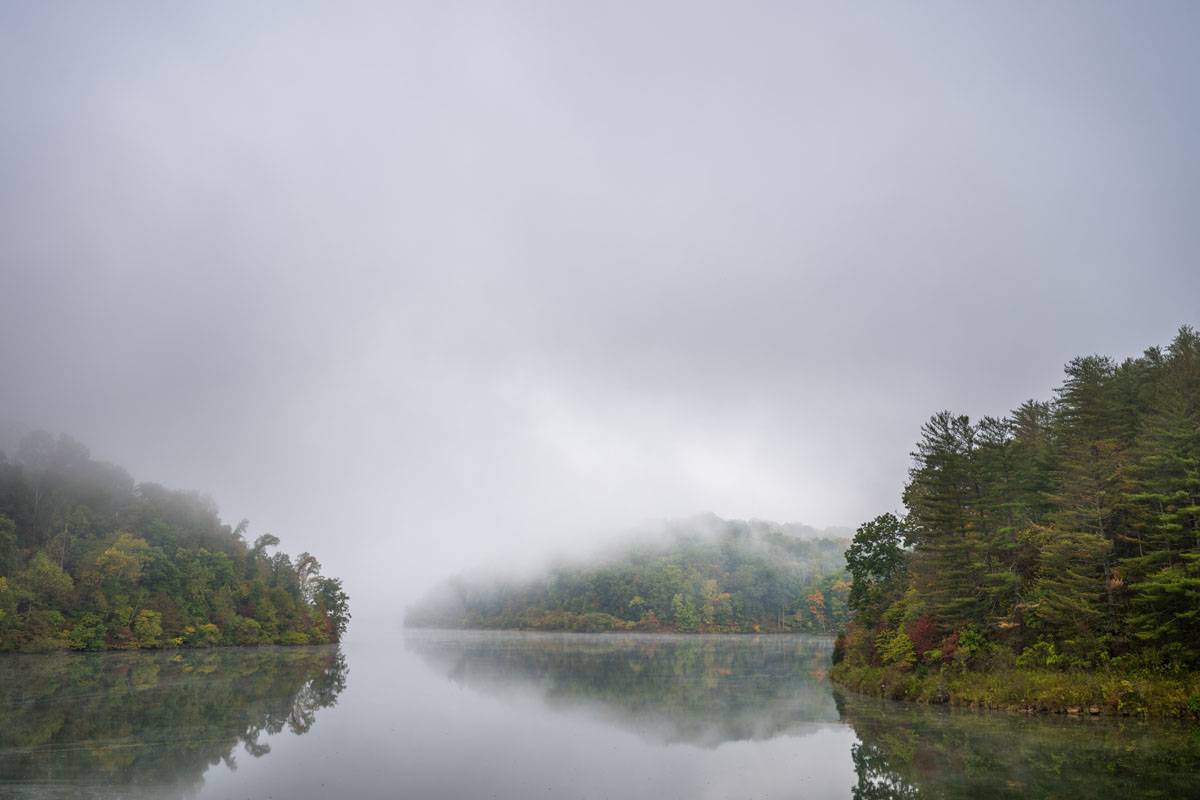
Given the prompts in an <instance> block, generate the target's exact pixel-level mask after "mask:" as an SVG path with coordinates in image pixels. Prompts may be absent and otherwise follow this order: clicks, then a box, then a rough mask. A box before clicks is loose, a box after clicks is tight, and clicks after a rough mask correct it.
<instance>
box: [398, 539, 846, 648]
mask: <svg viewBox="0 0 1200 800" xmlns="http://www.w3.org/2000/svg"><path fill="white" fill-rule="evenodd" d="M797 533H803V534H807V535H806V536H805V538H801V536H797V535H795V534H797ZM815 533H816V531H814V530H813V529H811V528H804V527H803V526H781V525H773V524H770V523H763V522H758V521H754V522H741V521H725V520H720V519H717V518H716V517H711V516H709V517H700V518H697V519H694V520H689V521H687V522H685V523H676V524H674V525H671V526H668V529H667V530H666V531H665V532H663V533H662V534H661V535H660V536H656V537H651V539H650V540H645V541H641V542H638V543H635V544H631V545H628V546H626V547H624V548H621V549H619V550H618V551H617V552H615V553H613V554H611V555H609V556H608V557H606V558H601V559H597V560H596V561H594V562H591V563H573V564H561V565H558V566H555V567H552V568H551V569H549V570H548V571H547V572H546V574H544V575H542V576H540V577H538V578H535V579H531V580H519V581H480V580H469V579H457V580H453V581H450V582H448V583H447V584H446V585H445V586H443V587H442V588H441V589H440V590H438V591H436V592H435V593H434V594H433V595H431V596H430V597H429V598H427V599H426V600H425V601H424V602H423V603H421V604H419V605H417V606H415V607H414V608H411V609H409V612H408V616H407V618H406V624H408V625H412V626H422V627H435V626H436V627H467V628H528V629H544V630H579V631H605V630H641V631H681V632H693V631H790V630H794V631H814V632H831V631H834V630H836V629H837V628H838V627H839V626H840V625H842V624H843V623H844V622H845V620H846V618H847V608H846V597H847V594H848V592H849V589H850V584H849V582H848V580H847V579H846V573H845V563H844V560H843V557H842V551H843V550H844V549H845V547H846V540H845V539H832V538H809V537H810V536H811V535H812V534H815Z"/></svg>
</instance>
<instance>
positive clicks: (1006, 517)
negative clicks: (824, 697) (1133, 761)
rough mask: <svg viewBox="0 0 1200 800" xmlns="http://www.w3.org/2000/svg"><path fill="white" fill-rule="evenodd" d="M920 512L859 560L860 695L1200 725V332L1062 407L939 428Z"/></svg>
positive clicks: (909, 491)
mask: <svg viewBox="0 0 1200 800" xmlns="http://www.w3.org/2000/svg"><path fill="white" fill-rule="evenodd" d="M913 459H914V463H913V466H912V469H911V471H910V475H909V481H908V484H907V486H906V487H905V489H904V494H903V498H904V505H905V508H906V510H907V513H906V515H904V516H903V517H899V516H894V515H891V514H884V515H882V516H880V517H877V518H876V519H874V520H872V521H871V522H868V523H866V524H865V525H863V526H862V527H861V528H859V529H858V532H857V533H856V534H855V536H854V540H853V542H852V544H851V546H850V549H849V550H848V551H847V554H846V557H847V564H848V568H849V571H850V573H851V575H852V587H851V590H850V594H849V598H848V602H849V606H850V608H851V609H852V612H853V620H852V622H851V623H850V625H849V626H848V627H847V629H846V631H845V633H844V635H843V636H842V637H841V638H840V639H839V641H838V645H837V647H836V649H835V660H836V661H837V662H838V663H837V664H836V665H835V667H834V669H833V672H832V675H833V677H834V679H835V680H836V681H839V682H841V683H842V684H844V685H847V686H850V687H852V688H857V689H860V690H865V691H870V692H874V693H883V694H887V695H890V696H892V697H896V698H910V699H917V700H923V701H927V702H951V703H959V704H971V705H977V706H984V707H997V708H1011V709H1024V710H1053V711H1066V712H1069V713H1082V714H1088V713H1092V714H1099V713H1153V714H1169V715H1177V716H1200V336H1198V335H1197V334H1196V332H1195V331H1194V330H1192V329H1191V328H1187V327H1185V328H1183V329H1181V330H1180V331H1179V333H1178V335H1177V336H1176V337H1175V339H1174V340H1173V341H1172V342H1171V343H1170V345H1168V346H1167V347H1166V348H1158V347H1154V348H1151V349H1149V350H1147V351H1146V352H1145V353H1144V354H1143V355H1142V356H1141V357H1139V358H1131V359H1128V360H1125V361H1123V362H1121V363H1117V362H1115V361H1113V360H1112V359H1109V358H1105V357H1100V356H1088V357H1083V358H1077V359H1075V360H1073V361H1071V362H1070V363H1069V364H1068V365H1067V367H1066V377H1065V380H1064V381H1063V383H1062V385H1061V386H1060V387H1059V388H1058V389H1056V390H1055V392H1054V397H1053V399H1052V400H1051V401H1049V402H1039V401H1029V402H1026V403H1024V404H1022V405H1021V406H1020V407H1019V408H1017V409H1016V410H1015V411H1013V412H1012V413H1011V414H1010V415H1009V416H1007V417H1004V418H1001V419H996V418H992V417H984V418H982V419H980V420H978V421H976V422H972V421H971V420H970V419H968V418H967V417H965V416H959V415H956V414H952V413H950V412H941V413H938V414H935V415H934V416H933V417H932V418H930V420H929V421H928V422H927V423H926V424H925V426H924V427H923V429H922V432H921V439H920V441H919V442H918V443H917V447H916V451H915V452H914V454H913Z"/></svg>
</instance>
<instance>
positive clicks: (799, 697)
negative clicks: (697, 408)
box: [405, 631, 838, 747]
mask: <svg viewBox="0 0 1200 800" xmlns="http://www.w3.org/2000/svg"><path fill="white" fill-rule="evenodd" d="M405 642H406V646H407V647H408V648H409V649H411V650H413V651H415V652H416V653H418V654H419V655H420V656H421V657H422V658H423V659H424V660H425V661H426V663H428V664H429V665H430V666H431V667H432V668H434V669H436V670H437V671H439V672H442V673H444V674H445V675H446V676H447V677H448V678H449V679H451V680H454V681H456V682H459V683H462V684H464V685H466V686H469V687H471V688H473V689H477V690H480V691H484V692H488V693H502V692H508V691H516V690H521V689H530V688H532V689H534V690H535V691H537V692H538V693H540V694H541V695H542V697H543V699H544V700H545V702H546V703H547V704H548V705H550V706H551V707H556V708H560V709H564V710H567V709H581V710H587V711H588V712H589V713H592V714H595V715H597V716H599V717H601V718H603V719H605V720H607V721H609V722H612V723H613V724H616V725H619V726H621V727H623V728H626V729H628V730H633V731H635V732H637V733H639V734H640V735H643V736H646V737H648V738H651V739H654V740H657V741H665V742H688V743H691V744H697V745H702V746H707V747H712V746H716V745H718V744H721V743H722V742H727V741H739V740H761V739H769V738H772V737H774V736H779V735H781V734H784V733H788V732H795V731H798V730H801V729H803V728H804V727H806V726H812V725H813V724H827V723H836V722H837V720H838V712H837V707H836V706H835V704H834V702H833V697H832V695H831V694H830V691H829V687H828V685H827V683H826V681H825V669H826V667H827V665H828V663H829V655H830V649H831V646H832V645H831V643H830V641H829V640H828V639H822V638H815V637H804V636H781V635H773V636H757V637H752V636H736V637H730V636H663V635H641V636H638V635H633V636H629V635H616V634H597V635H585V634H522V633H487V632H477V633H464V632H461V631H457V632H454V633H453V634H440V633H438V632H431V631H412V632H410V633H409V635H408V636H407V637H406V639H405Z"/></svg>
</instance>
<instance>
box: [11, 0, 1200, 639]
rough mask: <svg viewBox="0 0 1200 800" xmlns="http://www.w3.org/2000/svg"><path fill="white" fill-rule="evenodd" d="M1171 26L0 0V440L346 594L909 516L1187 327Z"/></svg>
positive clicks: (729, 12)
mask: <svg viewBox="0 0 1200 800" xmlns="http://www.w3.org/2000/svg"><path fill="white" fill-rule="evenodd" d="M1197 40H1200V5H1197V4H1194V3H1165V2H1150V3H1136V4H1135V3H1100V2H1074V3H1073V2H1048V3H1015V4H1014V3H991V4H987V3H957V2H952V3H937V2H922V3H914V4H906V3H901V2H887V3H860V4H842V3H824V4H817V3H793V2H789V3H763V2H752V3H707V2H648V3H595V2H497V3H482V2H481V3H413V4H407V3H401V2H386V3H357V2H347V3H337V4H323V3H303V2H289V3H254V4H247V3H240V2H228V3H225V2H209V3H202V4H187V5H183V4H161V3H150V2H148V3H119V2H115V3H105V4H97V3H88V2H81V3H69V2H57V3H35V2H29V3H24V2H16V3H6V4H4V5H3V7H2V8H0V432H2V431H8V432H9V434H10V435H11V434H13V433H14V432H19V431H22V430H28V429H35V428H44V429H46V430H50V431H52V432H66V433H69V434H71V435H73V436H75V437H76V438H78V439H80V440H82V441H83V442H85V443H86V444H88V445H89V446H90V447H91V449H92V451H93V454H94V455H95V456H96V457H98V458H102V459H105V460H111V461H114V462H116V463H119V464H121V465H123V466H125V467H127V468H128V469H129V470H130V471H131V472H132V473H133V475H134V477H135V478H137V479H139V480H150V481H155V482H160V483H164V484H166V485H169V486H174V487H179V488H186V489H195V490H198V491H201V492H203V493H207V494H210V495H211V496H212V497H213V498H214V499H215V500H216V501H217V503H218V505H219V506H220V508H221V510H222V514H223V515H224V517H225V518H226V519H228V520H230V521H231V522H236V521H237V520H239V519H241V518H248V519H249V520H250V521H251V535H256V534H257V533H261V532H268V531H269V532H272V533H274V534H276V535H277V536H279V537H280V538H281V539H282V547H283V549H285V550H287V551H289V552H292V553H297V552H300V551H301V550H310V551H312V552H313V553H314V554H316V555H317V557H318V558H319V559H320V560H321V561H322V563H323V564H324V566H325V571H326V573H327V574H332V575H337V576H341V577H343V578H344V579H345V581H346V585H347V588H348V590H349V592H350V595H351V598H352V603H353V607H354V611H355V618H356V625H357V624H360V620H365V623H363V624H374V625H389V624H392V622H393V621H395V620H397V619H399V616H400V613H401V609H402V607H403V605H404V604H405V603H406V602H409V601H411V600H413V599H415V598H416V597H417V596H419V595H420V594H421V593H422V592H423V591H425V590H426V589H427V588H429V587H430V586H431V585H432V584H434V583H435V582H436V581H438V580H439V579H441V578H443V577H445V576H447V575H450V574H454V573H456V572H459V571H463V570H470V569H477V568H480V567H485V566H496V565H501V564H504V565H521V564H526V565H527V564H532V563H536V562H537V561H538V560H539V559H543V558H545V557H547V556H548V555H551V554H561V553H577V552H583V551H585V550H586V549H588V548H590V547H593V546H595V544H596V543H597V542H598V541H603V540H605V539H606V538H607V537H611V536H613V535H616V534H617V533H618V532H624V531H626V530H628V529H630V528H631V527H636V526H640V525H643V524H645V523H647V521H652V520H660V519H672V518H680V517H686V516H690V515H692V514H695V513H698V512H713V513H716V514H718V515H720V516H723V517H727V518H743V519H744V518H762V519H771V520H777V521H788V522H804V523H808V524H810V525H817V526H827V525H849V526H854V525H857V524H859V523H861V522H862V521H863V520H865V519H868V518H870V517H872V516H874V515H876V514H878V513H881V512H884V511H895V510H899V508H900V499H899V497H900V491H901V489H902V486H903V482H904V479H905V475H906V470H907V468H908V465H909V455H908V454H909V452H910V450H911V449H912V446H913V444H914V442H915V440H916V438H917V435H918V432H919V429H920V425H921V423H922V422H923V421H924V420H925V419H926V418H927V417H928V416H929V415H930V414H932V413H933V412H935V411H938V410H940V409H943V408H949V409H952V410H954V411H957V412H961V413H968V414H970V415H972V416H973V417H977V416H980V415H983V414H1002V413H1004V412H1006V411H1007V410H1009V409H1011V408H1013V407H1015V406H1016V405H1017V404H1019V403H1020V402H1021V401H1023V400H1025V399H1028V398H1031V397H1037V398H1048V397H1049V395H1050V391H1051V388H1052V387H1053V386H1054V385H1056V384H1057V382H1058V380H1059V377H1060V375H1061V369H1062V366H1063V364H1064V363H1065V362H1066V361H1068V360H1069V359H1070V358H1072V357H1074V356H1076V355H1082V354H1088V353H1094V352H1098V353H1104V354H1108V355H1112V356H1115V357H1125V356H1131V355H1137V354H1138V353H1140V352H1141V351H1142V350H1143V349H1144V348H1145V347H1147V346H1150V345H1153V344H1165V343H1166V342H1168V341H1169V340H1170V338H1171V336H1172V335H1173V333H1174V331H1175V330H1176V329H1177V328H1178V327H1179V326H1180V325H1182V324H1185V323H1187V324H1193V325H1196V324H1200V259H1198V258H1197V256H1198V255H1200V148H1198V147H1197V146H1196V143H1197V142H1200V48H1197V47H1196V46H1195V43H1196V41H1197Z"/></svg>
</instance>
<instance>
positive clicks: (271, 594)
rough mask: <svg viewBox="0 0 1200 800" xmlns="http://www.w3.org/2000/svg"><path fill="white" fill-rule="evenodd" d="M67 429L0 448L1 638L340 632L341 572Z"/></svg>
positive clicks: (248, 639)
mask: <svg viewBox="0 0 1200 800" xmlns="http://www.w3.org/2000/svg"><path fill="white" fill-rule="evenodd" d="M246 530H247V523H246V522H242V523H240V524H239V525H237V526H236V527H230V526H229V525H227V524H225V523H223V522H222V521H221V519H220V517H219V516H218V515H217V508H216V505H215V504H214V503H213V502H212V500H210V499H209V498H206V497H202V496H200V495H197V494H194V493H189V492H181V491H174V490H171V489H166V488H164V487H162V486H159V485H158V484H154V483H137V484H135V483H134V481H133V479H132V478H130V476H129V473H127V472H126V471H125V470H124V469H122V468H120V467H118V466H114V465H113V464H109V463H106V462H103V461H96V460H94V459H93V458H92V457H91V454H90V453H89V452H88V449H87V448H86V447H84V446H83V445H81V444H80V443H78V442H76V441H75V440H74V439H71V438H70V437H68V436H58V437H57V438H56V437H53V436H51V435H50V434H47V433H44V432H36V433H33V434H30V435H28V436H26V437H25V438H24V439H23V440H22V441H21V442H20V444H19V445H18V446H17V448H16V450H15V452H14V453H13V454H12V455H11V456H9V455H6V454H5V453H4V452H3V451H0V650H23V651H36V650H53V649H59V648H66V647H70V648H74V649H79V650H96V649H104V648H135V647H163V646H200V647H205V646H213V645H223V644H238V645H254V644H270V643H276V644H307V643H325V642H335V641H338V639H339V638H340V637H341V636H342V634H343V633H344V632H345V630H346V626H347V624H348V623H349V619H350V611H349V598H348V597H347V595H346V593H345V591H344V590H343V589H342V584H341V581H340V580H339V579H337V578H330V577H326V576H323V575H321V565H320V563H319V562H318V561H317V559H316V558H314V557H313V556H312V555H310V554H308V553H302V554H301V555H300V556H299V558H297V559H296V560H295V561H293V560H292V559H291V558H290V557H288V556H287V555H286V554H285V553H282V552H278V551H276V552H270V551H271V550H272V549H273V548H275V547H276V546H277V545H278V544H279V539H278V538H276V537H275V536H272V535H271V534H263V535H261V536H259V537H257V538H256V539H255V540H254V542H253V543H248V542H247V541H246V538H245V535H246Z"/></svg>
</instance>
